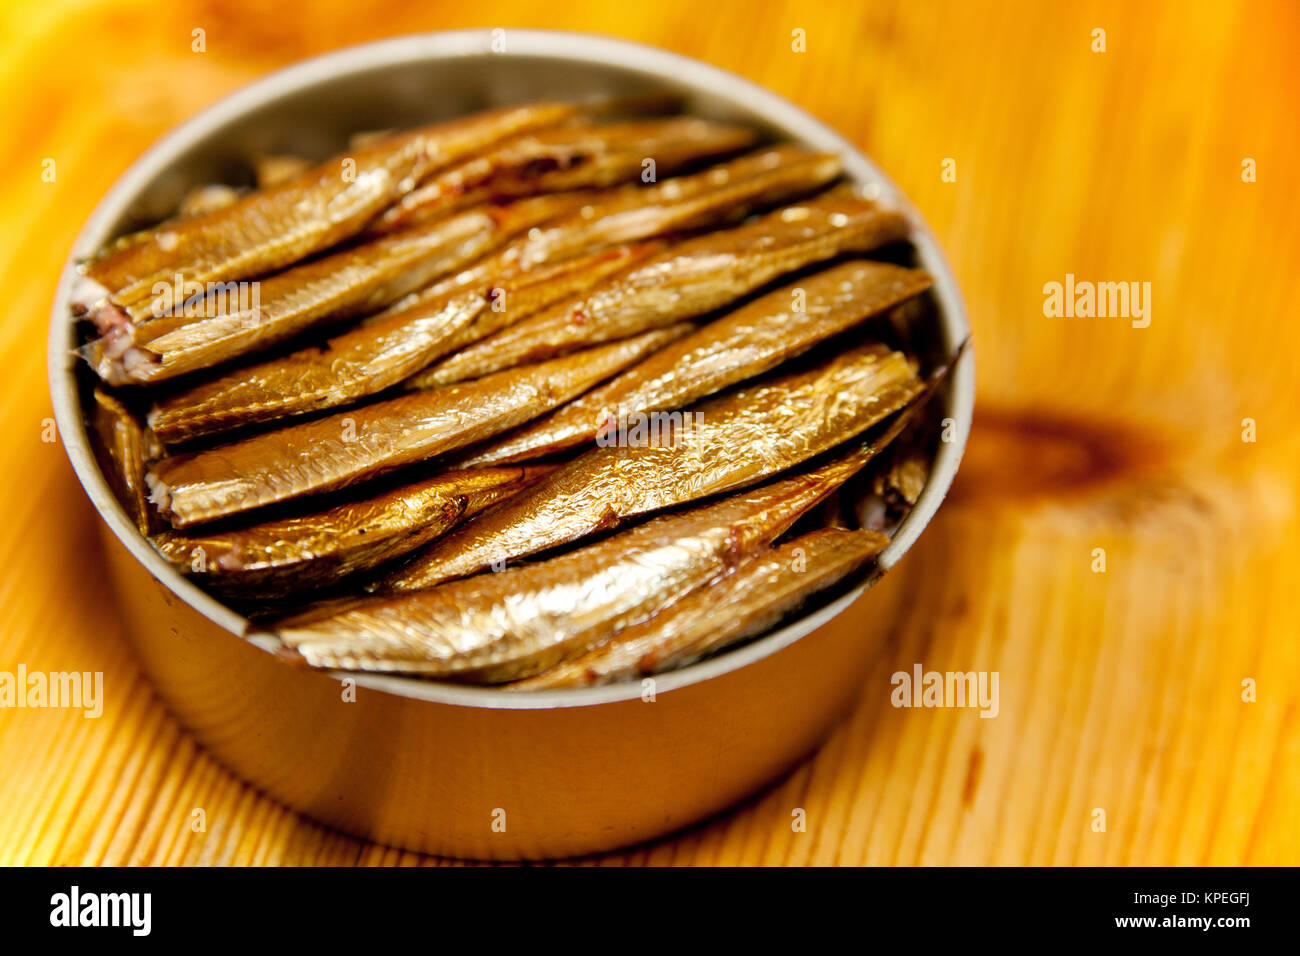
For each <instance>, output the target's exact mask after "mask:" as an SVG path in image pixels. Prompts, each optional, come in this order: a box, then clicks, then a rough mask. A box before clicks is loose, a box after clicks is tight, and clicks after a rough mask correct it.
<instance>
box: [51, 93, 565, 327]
mask: <svg viewBox="0 0 1300 956" xmlns="http://www.w3.org/2000/svg"><path fill="white" fill-rule="evenodd" d="M576 109H577V107H575V106H572V105H567V104H562V103H535V104H531V105H526V106H512V107H506V108H504V109H498V110H491V111H488V112H485V113H479V114H476V115H474V116H470V117H466V118H462V119H456V120H452V121H450V122H446V123H439V124H436V125H432V126H425V127H422V128H420V129H416V130H412V131H409V132H405V133H399V134H395V135H393V136H389V137H385V138H383V139H381V140H379V141H378V142H375V143H373V144H371V145H369V146H366V147H364V148H360V149H355V150H352V151H351V152H350V153H348V154H345V155H342V156H336V157H334V158H333V159H329V160H326V161H325V162H323V163H320V164H319V165H316V166H313V167H311V168H310V169H308V170H306V171H305V172H302V173H299V174H298V175H296V176H293V177H291V178H290V179H288V180H286V181H285V182H282V183H281V184H280V185H278V186H273V187H271V188H269V189H263V190H258V191H257V192H254V193H251V194H250V195H248V196H245V197H243V198H241V199H239V200H237V201H236V202H234V203H231V204H230V205H228V206H223V207H222V208H220V209H216V210H213V211H211V212H209V213H207V214H205V215H202V216H197V217H195V218H193V219H188V220H185V221H183V222H179V223H175V224H174V225H173V226H170V227H168V228H164V229H159V230H156V231H155V232H154V233H153V235H151V236H150V237H149V238H147V239H146V240H144V241H142V242H137V243H132V244H130V245H128V246H126V247H124V248H117V249H115V250H113V251H110V252H109V253H107V254H106V255H104V256H101V257H99V258H97V259H94V260H91V261H90V262H88V263H86V264H85V266H84V267H83V270H82V279H83V281H82V282H80V283H78V286H77V289H76V290H75V292H74V299H73V305H74V308H76V309H77V310H78V311H81V312H87V313H89V315H90V317H91V319H92V320H93V321H94V322H95V323H96V324H97V326H98V327H99V331H100V333H101V334H102V333H105V332H107V331H108V329H109V328H110V327H112V326H116V325H126V326H134V325H135V324H136V323H140V322H147V321H148V320H150V319H152V318H155V317H157V316H158V315H160V314H163V312H164V306H163V304H160V303H159V302H157V301H156V300H155V299H154V298H153V297H154V296H155V295H156V293H154V292H153V291H152V290H153V287H154V285H155V283H158V282H163V283H168V284H170V283H171V282H172V281H173V278H174V277H176V276H180V280H181V282H182V283H198V284H204V283H209V282H225V281H230V280H239V279H246V278H249V277H251V276H256V275H261V274H265V273H268V272H271V271H272V270H274V269H278V268H281V267H283V266H287V265H289V264H290V263H292V262H296V261H297V260H299V259H302V258H303V257H305V256H307V255H310V254H311V253H313V252H316V251H318V250H321V249H324V248H326V247H327V246H330V245H333V244H335V243H337V242H341V241H343V240H345V239H347V238H349V237H351V236H353V235H355V234H356V233H358V232H360V231H361V229H362V228H363V227H364V226H365V225H366V224H367V223H368V222H369V221H370V220H371V219H373V218H374V217H375V216H376V215H377V214H378V213H379V212H381V211H382V210H383V209H384V208H385V207H387V206H389V205H390V204H392V203H393V202H394V201H395V200H396V199H398V198H399V197H400V196H402V195H404V194H405V193H407V192H409V191H410V190H412V189H414V188H415V187H416V186H417V185H418V184H419V183H420V182H422V181H423V180H424V179H425V178H426V177H427V176H429V175H431V174H432V173H434V172H437V171H438V170H440V169H444V168H446V167H447V166H449V165H451V164H452V163H455V162H457V161H459V160H461V159H463V158H465V157H467V156H469V155H471V154H473V153H477V152H480V151H482V150H483V149H486V148H490V147H492V146H494V145H496V144H497V143H499V142H501V141H502V140H504V139H506V138H507V137H510V136H513V135H516V134H520V133H524V132H528V131H530V130H535V129H539V128H541V127H544V126H549V125H553V124H556V123H559V122H562V121H563V120H566V119H568V118H570V117H572V116H573V115H575V111H576Z"/></svg>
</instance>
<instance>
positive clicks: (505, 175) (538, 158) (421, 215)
mask: <svg viewBox="0 0 1300 956" xmlns="http://www.w3.org/2000/svg"><path fill="white" fill-rule="evenodd" d="M755 138H756V137H755V134H754V131H753V130H751V129H749V128H747V127H744V126H732V125H727V124H724V123H714V122H710V121H708V120H703V119H698V118H695V117H684V116H674V117H669V118H666V119H654V120H640V121H635V122H625V123H606V124H567V125H562V126H557V127H551V128H548V129H544V130H540V131H538V132H535V133H531V134H528V135H526V136H519V137H516V138H514V139H511V140H508V141H507V142H506V143H504V144H502V145H501V146H500V147H498V148H496V149H494V150H492V151H491V152H488V153H486V154H484V155H482V156H475V157H473V158H471V159H468V160H466V161H465V162H463V163H461V164H460V165H458V166H456V167H453V168H452V169H448V170H446V171H445V172H443V173H440V174H438V175H437V176H434V177H432V178H431V179H430V180H429V181H428V182H426V183H425V184H424V185H422V186H420V187H418V188H417V189H414V190H412V191H411V192H409V193H407V194H406V195H405V196H403V197H402V198H401V199H400V200H399V201H398V202H396V203H395V204H394V205H393V206H392V207H391V208H390V209H388V210H386V211H385V212H384V213H383V215H381V216H380V217H379V218H378V219H377V220H376V221H375V224H374V225H373V226H372V227H371V228H372V230H377V231H388V230H390V229H393V228H401V227H404V226H408V225H410V224H412V223H415V222H423V221H426V220H427V219H428V218H430V217H432V216H439V215H445V214H446V213H447V212H448V211H449V210H452V209H457V208H463V207H464V206H466V205H469V204H472V203H474V202H482V201H487V200H492V199H502V198H509V197H515V196H527V195H532V194H535V193H545V192H558V191H560V190H567V189H592V188H599V187H604V186H613V185H615V184H617V183H620V182H624V181H627V180H632V179H636V178H637V177H638V176H640V175H642V173H643V169H644V165H643V164H644V161H645V160H646V159H647V158H652V159H653V160H654V162H655V172H656V173H657V174H659V175H665V174H668V173H671V172H674V171H676V170H678V169H681V168H682V167H684V166H686V165H688V164H689V163H692V162H696V161H699V160H704V159H708V158H710V157H715V156H721V155H724V154H726V153H734V152H738V151H740V150H742V149H745V148H747V147H749V146H752V145H753V143H754V140H755Z"/></svg>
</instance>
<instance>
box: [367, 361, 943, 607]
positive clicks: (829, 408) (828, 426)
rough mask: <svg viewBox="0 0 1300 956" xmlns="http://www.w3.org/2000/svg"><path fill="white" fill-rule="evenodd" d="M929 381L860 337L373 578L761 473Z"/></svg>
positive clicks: (453, 565)
mask: <svg viewBox="0 0 1300 956" xmlns="http://www.w3.org/2000/svg"><path fill="white" fill-rule="evenodd" d="M579 354H581V353H579ZM553 361H554V360H553ZM497 374H498V375H500V374H506V373H500V372H499V373H497ZM489 377H491V376H489ZM478 381H484V380H483V379H480V380H478ZM452 387H453V388H454V387H455V386H452ZM923 391H924V386H923V385H922V383H921V382H920V380H919V379H918V378H917V375H916V373H915V371H914V370H913V369H912V367H911V365H910V364H909V362H908V360H907V359H906V357H905V356H903V355H902V353H899V352H889V351H888V350H887V349H884V348H883V347H880V346H864V347H861V348H856V349H852V350H850V351H848V352H845V353H844V354H842V355H839V356H837V357H835V358H833V359H831V360H829V361H827V362H824V363H822V364H820V365H817V366H815V367H813V368H812V369H810V370H807V371H800V372H795V373H793V374H790V375H786V376H783V377H780V378H777V379H774V380H771V381H766V382H762V383H760V384H756V385H752V386H750V387H748V388H743V389H739V390H737V391H734V392H731V393H729V394H725V395H720V396H716V397H714V398H712V399H709V400H707V401H705V402H703V403H701V404H699V405H697V406H693V407H692V408H691V409H688V410H687V411H686V412H684V413H682V412H673V413H667V414H669V415H673V416H677V417H676V418H675V419H674V420H673V424H672V427H670V428H668V429H667V431H668V432H669V433H670V435H669V438H668V440H662V441H636V442H631V441H617V442H615V443H613V444H611V445H609V446H607V447H601V448H594V449H592V450H591V451H588V452H586V453H585V454H583V455H580V456H579V457H578V458H576V459H574V460H573V461H571V462H569V463H568V464H566V465H563V466H561V467H560V468H559V469H558V470H556V471H554V472H552V473H551V474H549V475H547V476H546V477H545V478H543V479H542V480H541V481H539V482H538V483H537V484H536V485H533V486H532V487H531V488H529V489H528V490H526V491H524V492H522V493H521V494H519V495H517V496H515V497H514V498H511V499H510V500H509V501H506V502H503V503H502V504H501V505H500V506H498V507H496V508H492V509H490V510H488V511H485V512H484V513H483V514H481V515H479V516H478V517H477V518H474V519H473V520H471V521H469V522H466V523H465V524H464V525H462V526H461V527H459V528H458V529H457V530H455V531H453V532H452V533H451V534H449V535H447V536H446V537H444V538H442V539H440V540H439V541H435V542H434V543H433V544H432V545H431V546H430V547H428V548H426V549H425V550H424V551H421V552H420V553H419V554H417V555H416V556H415V558H413V559H412V560H411V562H410V563H409V564H407V565H406V566H405V567H403V568H400V569H398V570H397V571H395V572H393V573H392V574H390V575H388V576H387V577H385V578H383V579H382V580H381V581H379V582H377V583H376V585H375V590H381V591H382V590H390V591H411V590H418V589H421V588H427V587H432V586H433V585H435V584H438V583H440V582H442V581H448V580H451V579H453V578H459V577H464V576H466V575H470V574H474V573H476V572H478V571H481V570H483V569H484V568H487V567H489V566H492V565H494V564H496V565H499V564H500V563H501V562H503V561H508V560H515V559H517V558H522V557H525V556H527V555H530V554H536V553H537V552H539V551H544V550H546V549H548V548H552V547H556V546H558V545H561V544H567V543H568V542H570V541H576V540H578V539H580V538H583V537H585V536H587V535H590V534H595V533H596V532H599V531H606V530H608V529H610V528H613V527H615V526H617V525H619V524H621V523H623V522H624V521H627V520H628V519H630V518H634V517H636V516H638V515H642V514H646V513H649V512H652V511H659V510H662V509H664V508H670V507H673V506H675V505H680V504H685V503H686V502H689V501H694V500H697V499H699V498H703V497H706V496H708V495H712V494H718V493H720V492H725V491H730V490H731V489H733V488H740V487H743V486H745V485H749V484H753V483H754V482H757V481H761V480H763V479H764V478H767V477H768V476H770V475H773V474H775V473H777V472H780V471H783V470H785V469H787V468H791V467H793V466H795V465H797V464H799V463H800V462H802V461H805V460H807V459H809V458H811V457H813V456H814V455H817V454H820V453H821V452H823V451H826V450H828V449H829V448H831V447H833V446H835V445H838V444H840V443H841V442H845V441H847V440H848V439H850V438H852V437H854V436H855V435H857V434H859V433H861V432H863V431H865V430H866V429H867V428H869V427H871V426H872V425H874V424H875V423H876V422H878V421H880V420H881V419H883V418H885V417H886V416H888V415H890V414H891V413H893V412H896V411H898V410H899V409H901V408H903V407H905V406H906V405H907V404H908V403H909V402H911V401H912V400H913V399H914V398H916V397H918V396H919V395H920V394H921V393H922V392H923ZM679 426H680V427H679Z"/></svg>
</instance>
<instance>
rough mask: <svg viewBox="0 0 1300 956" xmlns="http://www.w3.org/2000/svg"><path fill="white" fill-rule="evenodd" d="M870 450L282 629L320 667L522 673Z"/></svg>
mask: <svg viewBox="0 0 1300 956" xmlns="http://www.w3.org/2000/svg"><path fill="white" fill-rule="evenodd" d="M864 462H865V459H864V458H862V456H861V455H860V454H858V455H851V456H847V457H843V458H840V459H837V460H835V461H833V462H831V463H829V464H827V465H825V466H823V467H821V468H818V469H816V470H814V471H811V472H809V473H806V474H801V475H797V476H794V477H792V478H786V479H784V480H781V481H776V482H773V483H770V484H768V485H766V486H763V487H761V488H757V489H751V490H748V491H744V492H741V493H739V494H736V495H733V496H730V497H727V498H724V499H722V500H720V501H716V502H712V503H709V504H705V505H701V506H698V507H695V508H692V509H690V510H688V511H685V512H682V513H680V514H673V515H666V516H663V517H659V518H654V519H651V520H650V521H647V522H645V523H644V524H641V525H639V526H637V527H635V528H631V529H629V530H626V531H622V532H620V533H619V534H616V535H613V536H612V537H610V538H607V539H605V540H604V541H601V542H599V543H596V544H591V545H587V546H586V547H582V548H578V549H577V550H574V551H571V552H569V553H567V554H564V555H561V556H559V557H555V558H551V559H549V560H546V561H539V562H536V563H534V564H529V565H525V566H523V567H518V568H510V569H507V570H504V571H500V572H497V573H494V574H482V575H478V576H476V577H472V578H466V579H464V580H460V581H452V582H450V583H447V584H443V585H441V586H439V587H436V588H433V589H431V590H425V591H418V592H416V593H413V594H405V595H398V596H395V597H370V598H359V599H356V600H353V601H345V602H343V603H342V604H341V605H331V606H328V607H323V608H318V609H314V610H309V611H307V612H305V613H304V614H302V615H298V616H295V617H292V618H289V619H287V620H284V621H282V622H280V623H279V624H278V625H277V626H276V628H275V633H276V635H277V636H278V637H279V638H280V640H281V641H282V642H283V643H284V644H285V645H286V646H287V647H289V648H291V649H293V650H294V651H296V652H297V653H298V654H299V655H301V656H302V657H303V658H304V659H305V660H306V661H307V663H309V664H311V665H312V666H314V667H342V668H356V669H360V670H376V671H398V672H405V673H416V674H423V675H426V676H431V677H434V676H439V677H454V678H457V679H460V680H472V681H476V682H483V683H493V682H500V681H506V680H514V679H518V678H523V677H527V676H529V675H530V674H535V673H537V672H539V671H541V670H544V669H546V668H547V667H551V666H553V665H554V664H557V663H560V662H561V661H563V660H565V659H567V658H571V657H575V656H577V655H579V654H581V653H583V652H584V651H585V650H587V649H588V648H590V647H592V646H595V645H596V644H599V643H600V642H602V641H603V640H605V639H606V638H608V637H609V636H611V635H612V634H614V633H616V632H618V631H619V630H621V629H622V628H623V627H625V626H627V625H629V624H633V623H635V622H636V621H638V620H641V619H644V618H646V617H648V616H650V615H651V614H653V613H654V612H655V611H657V610H659V609H660V608H662V607H664V606H665V605H667V604H669V603H671V602H672V601H673V600H674V599H676V598H677V597H678V596H680V595H681V594H682V593H684V592H686V591H690V590H692V589H694V588H697V587H700V586H702V585H704V584H707V583H708V582H709V581H711V580H713V579H715V578H717V577H719V576H720V575H722V574H724V573H726V571H727V570H728V569H729V568H731V567H732V566H734V565H735V564H736V563H737V562H739V561H742V560H744V558H745V557H747V556H748V555H750V554H752V553H754V552H756V551H757V550H759V549H763V548H765V547H766V546H767V545H768V544H769V543H770V542H771V541H772V540H773V539H775V538H776V537H778V536H779V535H780V534H782V533H783V532H784V531H785V530H786V529H787V528H789V527H790V526H791V525H792V524H793V523H794V522H795V521H796V520H797V519H798V518H799V516H800V515H802V514H804V513H805V512H807V511H808V509H810V508H812V507H813V506H814V505H815V504H816V503H817V502H818V501H820V500H822V499H823V498H824V497H825V496H826V495H828V494H830V493H831V492H832V491H833V490H834V489H835V488H837V487H839V486H840V485H841V484H843V482H844V481H846V480H847V479H848V478H849V477H851V476H852V475H853V474H854V473H855V472H856V471H857V470H858V469H859V468H860V467H861V466H862V464H863V463H864ZM543 480H545V479H543ZM525 493H526V492H525Z"/></svg>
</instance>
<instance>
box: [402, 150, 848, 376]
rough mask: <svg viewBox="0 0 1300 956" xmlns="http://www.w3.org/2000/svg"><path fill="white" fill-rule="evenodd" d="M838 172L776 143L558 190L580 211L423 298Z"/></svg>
mask: <svg viewBox="0 0 1300 956" xmlns="http://www.w3.org/2000/svg"><path fill="white" fill-rule="evenodd" d="M840 168H841V167H840V160H839V158H838V157H836V156H832V155H830V154H827V153H812V152H809V151H808V150H806V149H803V148H801V147H797V146H778V147H775V148H773V149H770V150H766V151H764V152H762V153H758V154H755V155H748V156H742V157H740V158H739V159H735V160H732V161H730V162H726V163H720V164H718V165H717V166H714V167H711V168H710V169H707V170H705V171H703V172H700V173H695V174H693V175H690V176H678V177H675V178H672V179H667V180H664V181H663V182H661V183H658V184H657V185H654V186H624V187H622V188H619V189H616V190H612V191H606V192H601V191H596V192H594V193H593V192H579V193H574V194H570V193H559V194H557V196H556V198H560V197H567V196H570V195H572V196H576V197H580V202H579V203H577V204H576V205H578V206H580V207H581V208H577V209H576V211H574V212H572V213H570V214H569V215H566V216H561V217H559V218H557V219H556V221H555V222H554V223H552V224H550V225H548V226H547V227H546V228H544V229H536V230H532V231H531V232H530V233H529V234H528V235H527V236H525V237H522V238H520V239H518V240H516V241H515V242H512V243H510V245H508V246H507V247H506V248H504V249H502V250H501V251H500V252H498V253H497V254H495V255H493V256H490V257H488V258H487V259H485V260H483V261H481V262H479V263H477V264H476V265H474V266H472V267H471V268H469V269H466V270H465V271H464V272H462V273H460V274H458V275H455V276H452V277H450V278H448V279H446V280H443V281H442V282H439V283H437V284H435V285H433V286H431V287H430V288H429V289H428V290H427V294H429V295H431V296H436V295H442V294H445V293H447V292H450V291H453V290H456V289H463V288H465V287H466V286H472V285H474V284H476V283H479V282H484V281H488V280H497V281H500V280H503V279H506V278H509V277H510V276H513V275H516V274H518V273H520V272H524V273H526V272H528V271H529V270H530V269H533V268H536V267H537V266H539V265H542V264H545V263H554V262H559V261H562V260H564V259H568V258H572V257H574V256H580V255H586V254H589V253H593V252H597V251H600V250H602V249H608V248H611V247H614V246H619V245H624V244H629V243H640V242H643V241H645V240H649V239H654V238H656V237H663V236H669V235H673V234H675V233H678V232H685V231H689V230H694V229H705V228H709V227H713V226H719V225H725V224H727V223H730V222H735V221H737V220H739V219H743V218H744V217H745V216H747V215H749V214H750V213H751V212H754V211H755V210H758V209H762V208H765V207H767V206H772V205H776V204H778V203H781V202H784V201H786V200H788V199H791V198H793V197H795V196H800V195H803V194H805V193H809V192H814V191H815V190H817V189H819V188H821V187H822V186H824V185H826V184H827V183H829V182H830V181H831V180H833V179H835V177H836V176H838V175H839V173H840ZM544 198H545V197H540V196H539V197H536V199H535V200H531V201H538V202H540V201H542V200H543V199H544ZM522 201H525V202H527V201H530V200H522ZM465 344H469V343H465ZM430 384H432V383H430V382H422V383H419V384H413V385H412V387H415V388H426V387H428V386H429V385H430Z"/></svg>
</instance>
